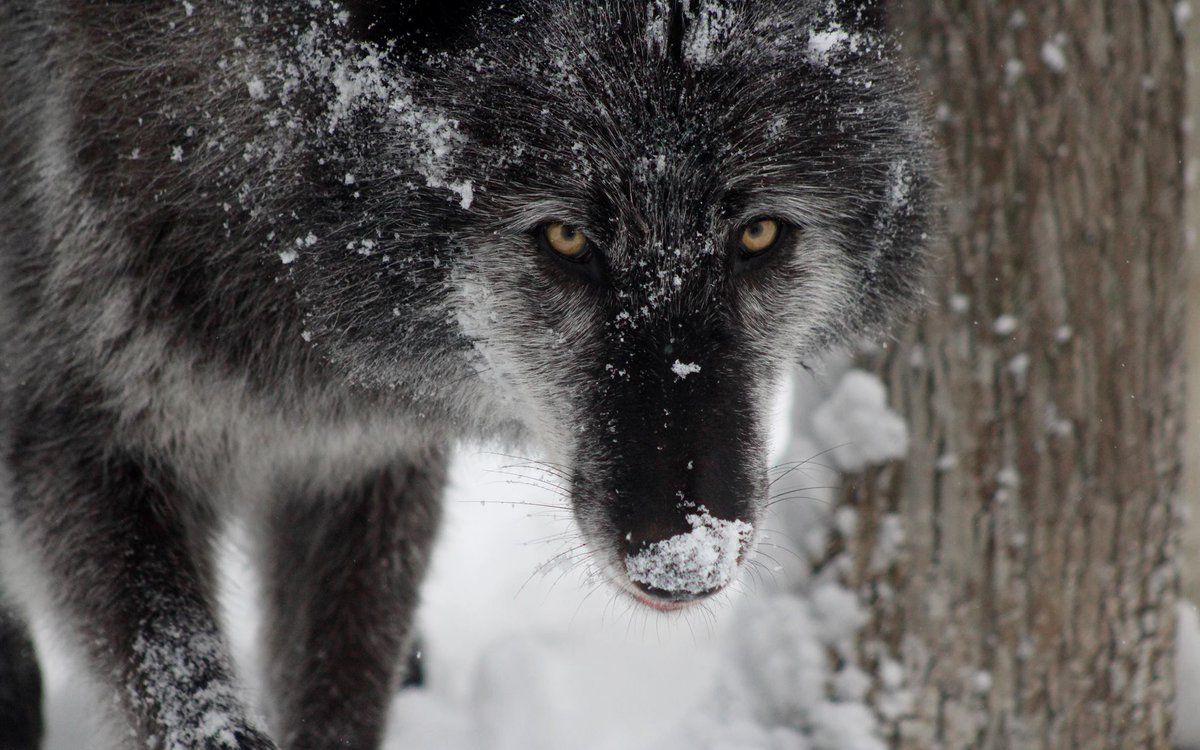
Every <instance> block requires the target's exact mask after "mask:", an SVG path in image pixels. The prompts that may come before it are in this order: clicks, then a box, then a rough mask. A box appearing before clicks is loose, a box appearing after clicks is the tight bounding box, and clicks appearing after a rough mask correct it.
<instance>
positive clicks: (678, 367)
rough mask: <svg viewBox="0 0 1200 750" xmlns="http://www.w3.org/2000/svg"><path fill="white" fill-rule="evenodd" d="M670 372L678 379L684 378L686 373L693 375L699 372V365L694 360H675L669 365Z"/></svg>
mask: <svg viewBox="0 0 1200 750" xmlns="http://www.w3.org/2000/svg"><path fill="white" fill-rule="evenodd" d="M671 372H673V373H675V376H676V377H677V378H679V379H680V380H684V379H686V378H687V376H688V375H694V374H696V373H698V372H700V365H698V364H695V363H694V362H680V361H679V360H675V364H673V365H671Z"/></svg>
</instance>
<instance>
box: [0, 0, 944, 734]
mask: <svg viewBox="0 0 1200 750" xmlns="http://www.w3.org/2000/svg"><path fill="white" fill-rule="evenodd" d="M0 6H2V7H0V306H2V312H0V445H2V451H3V467H4V468H3V472H4V475H3V488H2V492H0V495H2V502H0V507H2V509H3V511H2V515H0V518H2V525H3V540H2V541H3V544H2V545H0V547H2V548H3V559H4V564H5V572H6V574H7V575H6V580H7V582H8V583H7V585H6V593H5V595H4V596H5V598H6V601H7V602H8V604H7V605H6V606H5V611H6V612H7V614H4V615H2V616H0V733H3V734H4V737H2V738H0V747H2V748H6V749H7V748H22V749H28V748H32V747H34V746H35V745H36V743H37V737H38V734H39V718H38V715H39V711H38V707H37V700H38V694H39V690H38V679H39V678H38V670H37V666H36V661H35V659H34V656H33V651H32V648H31V647H30V645H29V639H28V635H27V630H26V628H25V626H24V625H22V624H21V623H22V619H21V618H19V617H18V615H17V612H22V613H24V614H27V613H28V612H29V611H31V610H32V611H41V612H43V613H46V614H47V616H48V619H49V620H50V621H52V622H54V623H57V624H58V625H59V626H60V629H61V631H62V635H64V636H65V637H66V639H67V641H68V642H69V643H71V644H73V645H74V647H75V648H76V649H77V652H78V656H79V657H80V660H81V663H82V664H85V665H86V668H87V673H88V674H90V675H91V677H92V678H93V679H94V680H95V681H96V682H97V683H98V684H99V685H100V686H102V687H104V688H106V691H105V694H106V695H109V696H111V698H112V701H113V704H114V716H115V717H116V718H117V719H118V722H119V723H120V724H121V726H122V727H123V728H125V729H124V731H125V735H124V740H125V741H127V742H128V743H129V746H131V747H138V748H241V749H245V748H269V747H276V746H282V747H286V748H332V747H352V748H371V747H375V746H376V745H377V743H378V742H379V738H380V732H381V725H382V722H383V718H384V714H385V710H386V706H387V703H388V699H389V694H390V691H391V690H392V689H393V688H394V686H395V684H396V683H397V681H398V680H399V679H402V678H403V672H404V667H403V665H404V664H405V659H404V656H405V654H406V649H408V648H409V647H410V639H411V636H410V623H411V621H412V614H413V610H414V608H415V606H416V602H417V588H418V583H419V582H420V580H421V578H422V574H423V572H424V570H425V567H426V561H427V559H428V554H429V548H430V544H431V540H432V538H433V536H434V532H435V529H436V526H437V520H438V497H439V494H440V492H441V489H442V485H443V483H444V474H445V466H446V458H447V451H448V446H450V445H451V443H452V442H453V441H455V440H457V439H460V438H462V437H486V438H488V439H502V440H511V441H522V442H523V443H525V444H528V445H531V446H533V447H535V448H537V449H539V450H541V451H543V452H544V454H545V455H546V456H547V458H548V465H550V466H552V467H553V471H555V472H557V473H558V474H559V478H560V479H562V480H563V481H564V482H569V485H570V488H571V490H570V492H571V502H572V505H573V508H574V511H575V516H576V518H577V520H578V523H579V526H580V528H581V530H582V532H583V534H584V536H585V538H586V539H587V541H588V544H589V546H590V548H591V550H592V552H593V560H594V561H595V565H596V567H597V569H598V570H599V571H600V572H601V573H602V574H603V575H605V576H607V577H608V578H610V579H611V580H612V582H613V583H614V584H615V585H617V586H619V587H621V588H622V589H624V590H625V591H626V592H627V593H628V594H630V595H631V596H634V597H636V598H638V599H639V600H641V601H642V602H644V603H646V604H648V605H651V606H654V607H657V608H659V609H672V608H678V607H681V606H684V605H685V604H686V603H687V602H689V601H692V600H695V599H699V598H701V597H704V596H707V595H709V594H711V593H713V592H714V591H717V590H719V589H721V588H722V587H723V586H725V585H726V584H728V583H729V581H730V579H731V578H732V577H733V575H734V574H735V573H736V571H737V567H738V565H739V564H740V563H741V562H742V561H743V560H744V559H745V558H746V556H747V555H749V554H750V552H751V549H752V547H753V543H754V536H755V524H756V523H757V521H758V516H759V513H760V509H761V505H762V498H763V493H764V485H765V481H764V474H765V470H764V465H763V454H764V451H763V431H764V426H763V421H764V419H763V418H764V413H765V411H766V408H767V402H768V400H769V396H770V394H771V392H772V389H773V387H774V384H775V383H776V382H777V381H778V380H779V378H780V376H781V374H782V373H783V372H784V370H785V368H787V367H788V366H789V364H790V363H792V362H794V361H796V360H797V359H799V358H802V357H807V356H812V355H814V354H815V353H817V352H819V351H821V350H822V349H825V348H827V347H829V346H831V345H833V344H836V343H838V342H840V341H843V340H845V339H847V338H848V337H850V336H853V335H857V334H860V333H862V332H864V331H870V330H873V329H877V328H878V327H879V326H881V325H882V324H883V323H884V322H885V321H886V320H887V319H888V318H889V316H890V315H891V314H892V313H893V312H895V311H896V310H897V309H899V308H901V307H903V306H905V305H906V304H907V303H909V301H911V300H912V299H913V298H914V296H915V293H916V290H917V286H918V284H919V281H920V278H921V270H922V259H923V255H924V252H925V251H924V246H925V241H924V238H925V231H926V224H927V218H928V215H929V213H930V209H929V203H930V198H929V194H930V182H931V179H930V168H929V144H928V138H927V128H926V125H925V124H924V122H923V120H922V116H921V115H920V114H919V107H917V106H916V105H915V104H914V98H913V95H912V93H911V91H910V85H909V83H908V76H907V75H906V74H905V73H904V66H903V65H901V64H898V63H897V59H896V58H897V55H896V51H895V48H894V47H895V45H894V42H893V41H891V40H890V39H889V38H888V36H887V35H886V34H885V33H884V32H883V30H882V28H881V20H882V19H881V16H882V14H881V12H880V9H879V8H878V7H877V5H876V4H874V3H845V4H838V3H831V2H827V1H826V0H760V1H758V2H751V1H749V0H719V1H718V0H691V1H690V2H688V1H683V2H680V1H675V2H670V1H668V0H649V1H647V0H641V1H635V0H557V1H551V0H507V1H506V2H503V3H500V2H446V3H436V2H432V0H410V1H409V2H403V1H401V0H395V1H393V2H387V1H386V0H378V2H375V1H372V0H356V1H353V2H343V3H337V2H332V1H331V0H306V1H305V2H293V1H292V0H254V1H253V2H252V1H251V0H144V1H140V2H133V1H131V0H108V1H104V0H45V1H39V2H35V1H34V0H4V2H3V3H0ZM235 516H240V517H241V518H242V519H243V520H244V522H245V523H247V524H248V525H249V527H250V528H251V529H252V531H253V532H254V533H253V537H254V538H255V539H256V540H257V541H258V543H259V544H260V546H259V554H260V563H261V569H262V577H263V580H264V597H265V601H264V607H265V608H266V611H267V623H268V625H267V627H266V633H265V638H264V647H263V653H264V660H265V664H266V671H267V675H268V677H267V681H266V685H267V688H268V696H267V699H268V700H267V703H268V705H267V707H266V708H267V711H268V715H269V718H270V722H269V724H270V726H272V727H274V732H273V735H272V736H273V737H274V740H272V739H269V738H268V734H267V733H266V730H265V729H264V726H263V725H260V723H259V722H258V721H257V720H256V719H255V718H254V716H253V714H252V713H251V712H250V711H249V710H248V709H247V708H246V707H245V705H244V703H243V701H242V699H241V698H240V697H239V695H238V690H237V688H236V684H235V681H234V679H233V677H232V674H231V667H230V662H229V657H228V655H227V653H226V647H225V645H224V643H223V640H222V637H221V635H220V633H219V632H218V628H217V626H216V624H215V619H214V612H213V608H214V605H213V589H214V580H213V578H214V576H213V561H212V552H213V540H214V538H215V537H216V535H217V534H218V533H219V532H220V531H221V529H222V526H223V524H224V523H226V522H227V520H228V519H229V518H231V517H235ZM274 743H278V745H276V744H274Z"/></svg>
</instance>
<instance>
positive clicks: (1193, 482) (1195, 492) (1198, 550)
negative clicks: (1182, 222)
mask: <svg viewBox="0 0 1200 750" xmlns="http://www.w3.org/2000/svg"><path fill="white" fill-rule="evenodd" d="M1185 38H1186V46H1187V62H1188V71H1187V72H1188V83H1187V100H1188V103H1187V107H1188V112H1187V118H1188V119H1187V120H1186V122H1187V123H1189V127H1188V128H1187V129H1186V133H1187V208H1186V217H1187V234H1186V237H1187V264H1186V265H1187V274H1188V311H1187V326H1186V327H1187V336H1186V338H1187V346H1186V349H1187V354H1186V356H1187V363H1188V364H1187V372H1188V375H1187V420H1186V428H1185V433H1186V437H1185V441H1184V462H1183V468H1184V478H1183V492H1182V498H1181V499H1182V503H1183V506H1184V507H1183V510H1184V511H1185V512H1186V514H1187V521H1188V522H1187V523H1186V524H1184V527H1183V535H1182V548H1181V549H1180V555H1179V562H1180V573H1181V578H1182V586H1181V592H1182V595H1183V597H1184V598H1185V599H1188V600H1190V601H1192V602H1200V189H1197V186H1198V184H1200V137H1197V136H1198V135H1200V133H1197V130H1196V128H1197V126H1198V125H1200V69H1198V61H1200V23H1194V22H1193V23H1189V24H1187V26H1186V34H1185Z"/></svg>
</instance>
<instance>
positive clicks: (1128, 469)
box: [831, 0, 1200, 750]
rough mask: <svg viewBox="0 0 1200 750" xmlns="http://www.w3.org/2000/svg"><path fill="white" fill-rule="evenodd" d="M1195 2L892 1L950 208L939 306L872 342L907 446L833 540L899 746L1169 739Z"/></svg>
mask: <svg viewBox="0 0 1200 750" xmlns="http://www.w3.org/2000/svg"><path fill="white" fill-rule="evenodd" d="M1175 5H1176V4H1175V3H1173V2H1165V1H1159V2H1149V1H1144V0H1143V1H1137V0H1056V2H1047V3H1029V2H1021V1H1020V0H926V1H923V2H919V1H917V0H909V1H908V2H907V3H905V4H904V5H903V6H902V7H901V8H900V9H899V11H898V12H897V14H896V17H895V18H894V19H893V20H894V21H895V23H896V24H897V26H898V27H899V29H900V30H901V32H902V33H903V39H904V42H905V45H906V46H907V47H908V48H909V49H910V50H911V52H912V54H913V55H914V56H915V58H916V59H917V61H918V65H919V67H920V69H921V75H922V76H923V77H924V82H925V83H926V84H927V87H928V89H929V90H930V91H931V92H932V96H933V101H934V103H935V106H936V121H937V126H938V132H939V136H940V139H941V142H942V144H943V146H944V150H945V170H944V177H943V181H944V185H945V196H946V204H947V211H946V220H945V231H944V232H943V235H944V236H943V238H942V240H941V242H940V245H939V247H940V253H939V255H940V256H941V263H940V267H939V268H938V269H937V273H936V275H935V277H934V279H933V280H932V281H931V284H930V287H929V293H930V297H931V301H932V304H931V306H930V307H929V308H928V310H927V311H926V312H925V313H924V314H923V315H922V316H921V318H920V320H919V321H918V322H917V324H916V325H915V326H914V327H911V328H910V329H908V330H906V331H905V332H903V333H901V334H899V335H898V340H897V341H894V342H892V343H891V344H890V345H889V346H888V347H886V348H885V349H884V350H883V352H882V353H881V354H879V355H877V356H874V357H872V358H871V359H870V360H869V364H868V366H870V367H872V368H874V369H875V370H876V371H877V372H879V373H880V375H881V377H883V379H884V380H885V382H886V383H887V384H888V385H889V389H890V393H891V400H892V404H893V407H894V408H895V409H897V410H898V411H899V412H900V413H901V414H903V415H905V416H906V417H907V419H908V421H909V427H910V431H911V446H912V447H911V452H910V455H909V456H908V458H907V459H906V460H905V461H903V462H901V463H896V464H892V465H888V466H884V467H878V468H876V469H873V470H870V471H868V472H866V473H864V474H863V475H860V476H857V477H850V478H848V480H847V482H846V485H845V489H844V490H843V493H842V497H841V500H840V502H841V504H842V505H843V506H844V507H848V508H851V509H853V510H854V511H855V512H856V513H857V514H858V523H857V524H856V525H854V526H853V528H854V531H853V532H852V534H853V536H852V537H851V538H843V539H840V540H838V542H837V544H836V545H835V548H836V551H835V552H832V553H831V554H836V555H837V559H836V560H835V562H837V563H838V564H839V566H840V567H839V569H840V570H842V571H843V573H842V575H843V576H844V577H845V579H846V582H847V583H848V584H850V585H851V586H854V587H855V588H856V590H858V591H859V592H860V595H861V597H862V598H863V600H864V601H865V602H867V603H868V605H869V607H870V610H871V621H870V624H869V625H868V626H867V627H866V628H865V630H864V632H863V635H862V638H861V640H860V644H859V648H860V651H861V656H862V659H863V661H864V663H866V664H868V665H873V666H874V668H875V670H876V674H877V676H878V677H879V683H880V685H889V684H890V687H889V688H888V689H886V690H885V689H884V688H883V687H880V688H879V689H878V690H877V693H876V695H877V697H878V700H877V701H876V707H877V709H878V710H879V712H880V715H881V717H882V718H883V719H884V720H885V723H886V725H887V726H888V728H889V731H890V738H891V740H892V741H893V743H894V745H895V746H896V747H899V748H906V749H908V748H911V749H912V750H931V749H936V748H946V749H947V750H964V749H966V748H988V749H989V750H990V749H992V748H1047V749H1053V750H1074V749H1075V748H1080V749H1088V750H1090V749H1091V748H1137V749H1138V750H1143V749H1146V748H1151V749H1153V748H1168V747H1169V746H1170V724H1171V717H1170V707H1171V698H1172V693H1173V684H1174V681H1173V645H1174V642H1173V639H1174V620H1175V602H1176V597H1177V590H1178V574H1177V568H1176V564H1175V558H1176V551H1177V539H1178V533H1179V523H1178V522H1179V518H1178V512H1177V508H1178V498H1177V486H1178V483H1179V475H1180V444H1181V441H1180V433H1181V423H1182V415H1183V411H1182V407H1183V404H1182V396H1181V394H1182V383H1183V368H1182V332H1183V327H1182V321H1183V315H1182V313H1183V309H1184V305H1185V300H1186V293H1187V289H1186V277H1185V274H1184V273H1183V269H1184V267H1183V257H1184V237H1183V219H1184V179H1183V159H1184V132H1183V123H1184V117H1185V95H1184V94H1185V83H1186V80H1185V75H1184V56H1183V42H1182V38H1181V36H1180V33H1179V29H1178V28H1177V25H1176V24H1177V18H1176V15H1175V13H1176V8H1175ZM895 519H899V520H900V521H901V526H902V528H903V530H904V542H903V544H902V545H901V553H900V554H899V555H898V556H896V557H893V558H891V559H890V560H889V559H883V560H881V558H880V555H879V550H880V549H882V548H885V547H887V546H888V545H889V544H890V543H891V542H894V541H895V536H896V533H895V528H896V526H895ZM885 537H886V538H885ZM897 662H898V663H899V664H902V665H903V666H904V667H905V669H904V671H903V674H904V675H905V677H904V679H905V686H904V687H905V689H906V690H907V694H908V696H909V697H910V698H911V700H910V701H909V702H908V703H907V704H906V705H901V706H899V707H897V703H896V701H895V699H894V698H895V694H896V693H895V690H894V689H892V688H894V687H895V685H894V683H895V682H896V680H897V677H896V672H897V670H895V669H894V664H895V663H897ZM885 693H886V695H887V696H888V699H887V701H886V703H885V702H884V701H883V697H884V695H885ZM1197 709H1198V710H1200V707H1197Z"/></svg>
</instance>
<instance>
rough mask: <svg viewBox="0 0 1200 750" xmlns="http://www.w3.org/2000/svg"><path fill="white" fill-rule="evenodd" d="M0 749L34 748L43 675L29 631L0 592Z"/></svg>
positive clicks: (38, 730)
mask: <svg viewBox="0 0 1200 750" xmlns="http://www.w3.org/2000/svg"><path fill="white" fill-rule="evenodd" d="M0 727H3V729H0V750H35V749H36V748H37V747H38V744H39V743H40V741H41V738H42V675H41V672H40V670H39V669H38V662H37V654H36V653H35V652H34V649H33V641H32V640H31V639H30V638H29V631H28V629H27V628H26V626H25V623H24V621H23V620H22V619H21V616H20V614H18V613H17V611H16V610H15V609H14V608H10V607H8V606H7V605H6V604H5V603H4V600H3V592H0Z"/></svg>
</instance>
